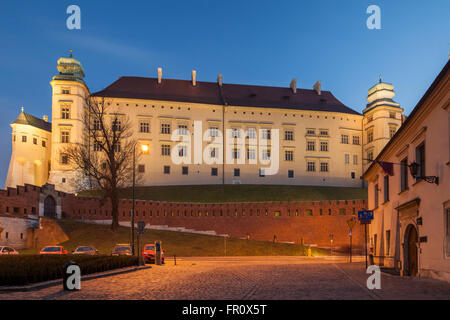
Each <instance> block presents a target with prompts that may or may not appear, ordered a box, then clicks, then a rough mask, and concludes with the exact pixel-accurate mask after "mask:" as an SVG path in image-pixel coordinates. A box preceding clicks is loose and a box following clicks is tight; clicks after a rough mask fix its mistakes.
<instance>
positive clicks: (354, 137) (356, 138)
mask: <svg viewBox="0 0 450 320" xmlns="http://www.w3.org/2000/svg"><path fill="white" fill-rule="evenodd" d="M353 144H356V145H359V136H353Z"/></svg>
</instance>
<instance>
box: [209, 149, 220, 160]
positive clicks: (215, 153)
mask: <svg viewBox="0 0 450 320" xmlns="http://www.w3.org/2000/svg"><path fill="white" fill-rule="evenodd" d="M210 150H211V151H210V156H211V158H212V159H216V158H218V157H219V148H211V149H210Z"/></svg>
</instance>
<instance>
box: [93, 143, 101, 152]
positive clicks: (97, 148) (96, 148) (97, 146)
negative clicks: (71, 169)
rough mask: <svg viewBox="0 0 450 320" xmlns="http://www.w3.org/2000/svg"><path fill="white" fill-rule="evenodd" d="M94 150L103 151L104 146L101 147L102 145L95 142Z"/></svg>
mask: <svg viewBox="0 0 450 320" xmlns="http://www.w3.org/2000/svg"><path fill="white" fill-rule="evenodd" d="M93 148H94V151H101V150H102V146H101V144H100V143H99V142H98V141H95V142H94V146H93Z"/></svg>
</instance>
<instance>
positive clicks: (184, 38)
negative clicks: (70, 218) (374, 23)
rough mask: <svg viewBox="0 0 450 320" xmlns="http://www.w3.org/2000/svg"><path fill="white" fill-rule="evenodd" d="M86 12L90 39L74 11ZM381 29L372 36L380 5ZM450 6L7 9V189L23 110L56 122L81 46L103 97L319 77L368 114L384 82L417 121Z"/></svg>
mask: <svg viewBox="0 0 450 320" xmlns="http://www.w3.org/2000/svg"><path fill="white" fill-rule="evenodd" d="M71 4H76V5H78V6H79V7H80V8H81V30H68V29H67V27H66V19H67V17H68V16H69V15H68V14H66V9H67V7H68V6H69V5H71ZM372 4H373V5H378V6H379V7H380V8H381V28H382V29H381V30H369V29H368V28H367V26H366V20H367V18H368V17H369V14H367V13H366V9H367V7H368V6H369V5H372ZM449 12H450V1H448V0H432V1H412V0H408V1H377V0H375V1H362V0H354V1H350V0H348V1H342V0H341V1H337V0H336V1H300V0H294V1H285V0H278V1H261V0H259V1H245V0H226V1H213V0H204V1H192V0H190V1H186V0H185V1H19V0H17V1H3V2H2V5H1V11H0V37H1V43H2V46H1V50H0V70H1V75H0V108H1V113H2V116H1V118H0V132H1V133H2V137H3V138H2V139H0V148H1V150H3V152H2V153H1V154H0V187H1V186H3V184H4V181H5V178H6V174H7V170H8V164H9V160H10V154H11V127H10V125H9V124H10V123H11V122H13V121H14V120H15V119H16V118H17V116H18V115H19V113H20V107H21V106H23V107H24V108H25V112H27V113H30V114H33V115H35V116H37V117H42V115H44V114H47V115H49V116H51V87H50V84H49V82H50V81H51V78H52V76H54V75H55V74H57V70H56V62H57V60H58V58H59V57H61V56H67V55H68V53H69V49H73V52H74V57H75V58H77V59H78V60H80V61H81V63H82V64H83V66H84V69H85V72H86V78H85V81H86V83H87V85H88V87H89V89H90V90H91V92H95V91H98V90H101V89H103V88H104V87H106V86H108V85H109V84H111V83H112V82H113V81H115V80H116V79H117V78H118V77H120V76H125V75H127V76H143V77H156V76H157V72H156V70H157V68H158V67H162V68H163V78H176V79H190V72H191V70H192V69H196V70H197V79H198V80H199V81H215V80H216V78H217V74H218V73H222V74H223V80H224V82H225V83H239V84H254V85H270V86H285V87H288V86H289V83H290V81H291V79H292V78H297V84H298V87H301V88H308V89H311V88H312V86H313V84H314V83H315V82H316V81H317V80H321V81H322V88H323V89H324V90H330V91H331V92H332V93H333V94H334V95H335V96H336V97H337V98H338V99H339V100H341V101H342V102H343V103H344V104H346V105H347V106H349V107H351V108H353V109H355V110H356V111H358V112H361V111H362V109H363V108H364V106H365V98H366V96H367V90H368V89H369V88H370V87H371V86H372V85H374V84H375V83H376V82H377V81H378V76H379V74H380V73H381V74H382V76H383V80H384V81H386V82H389V83H392V84H393V85H394V87H395V91H396V94H397V95H396V98H395V100H396V101H397V102H399V103H400V104H401V106H402V107H403V108H404V109H405V113H406V114H407V115H408V114H409V113H410V111H411V110H412V108H414V106H415V105H416V103H417V102H418V100H419V99H420V98H421V96H422V95H423V94H424V93H425V91H426V89H427V88H428V86H429V85H430V84H431V82H432V81H433V80H434V78H435V77H436V75H437V74H438V73H439V71H440V70H441V69H442V67H443V66H444V65H445V63H446V62H447V60H448V54H449V52H450V46H449V44H450V19H449V18H448V13H449Z"/></svg>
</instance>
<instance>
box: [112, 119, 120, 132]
mask: <svg viewBox="0 0 450 320" xmlns="http://www.w3.org/2000/svg"><path fill="white" fill-rule="evenodd" d="M112 130H113V131H120V130H122V122H121V121H120V120H117V119H114V121H113V123H112Z"/></svg>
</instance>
